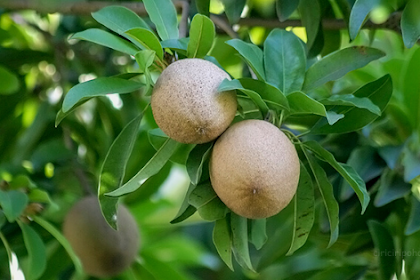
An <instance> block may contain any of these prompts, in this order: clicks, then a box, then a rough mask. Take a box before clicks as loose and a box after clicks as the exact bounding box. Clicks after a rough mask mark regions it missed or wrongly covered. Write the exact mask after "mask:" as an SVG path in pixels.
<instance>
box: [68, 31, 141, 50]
mask: <svg viewBox="0 0 420 280" xmlns="http://www.w3.org/2000/svg"><path fill="white" fill-rule="evenodd" d="M71 39H79V40H85V41H89V42H93V43H95V44H98V45H102V46H105V47H107V48H111V49H114V50H116V51H120V52H123V53H126V54H129V55H134V54H135V53H136V52H138V51H139V50H138V49H137V48H136V47H134V46H133V45H132V44H131V43H130V42H128V41H126V40H124V39H121V38H120V37H117V36H115V35H113V34H111V33H109V32H107V31H105V30H102V29H98V28H91V29H87V30H84V31H81V32H77V33H75V34H74V35H73V36H71Z"/></svg>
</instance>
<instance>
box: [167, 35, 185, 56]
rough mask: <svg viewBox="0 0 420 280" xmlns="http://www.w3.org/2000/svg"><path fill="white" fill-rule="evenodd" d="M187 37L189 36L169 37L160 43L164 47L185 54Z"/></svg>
mask: <svg viewBox="0 0 420 280" xmlns="http://www.w3.org/2000/svg"><path fill="white" fill-rule="evenodd" d="M189 39H190V38H181V39H169V40H164V41H162V42H160V43H161V44H162V47H163V48H164V49H165V48H168V49H171V50H174V51H176V52H178V53H180V54H182V55H185V56H186V55H187V48H188V42H189Z"/></svg>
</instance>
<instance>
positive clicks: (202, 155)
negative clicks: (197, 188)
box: [186, 142, 213, 185]
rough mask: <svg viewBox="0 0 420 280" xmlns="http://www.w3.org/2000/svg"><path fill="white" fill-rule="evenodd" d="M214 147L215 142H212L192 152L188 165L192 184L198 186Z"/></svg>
mask: <svg viewBox="0 0 420 280" xmlns="http://www.w3.org/2000/svg"><path fill="white" fill-rule="evenodd" d="M212 147H213V142H210V143H205V144H201V145H196V146H195V148H194V149H192V150H191V152H190V154H189V156H188V159H187V163H186V168H187V172H188V175H189V176H190V180H191V183H193V184H195V185H197V184H198V182H199V181H200V178H201V174H202V171H203V165H204V163H205V162H206V160H207V159H208V158H209V156H210V153H211V149H212Z"/></svg>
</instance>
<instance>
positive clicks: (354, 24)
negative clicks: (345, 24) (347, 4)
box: [349, 0, 382, 40]
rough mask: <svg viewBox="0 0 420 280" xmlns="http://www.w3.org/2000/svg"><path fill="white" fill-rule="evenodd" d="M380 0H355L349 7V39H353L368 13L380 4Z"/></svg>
mask: <svg viewBox="0 0 420 280" xmlns="http://www.w3.org/2000/svg"><path fill="white" fill-rule="evenodd" d="M381 2H382V0H357V1H356V2H355V3H354V5H353V8H352V9H351V13H350V19H349V33H350V39H351V40H354V39H355V38H356V36H357V33H359V30H360V28H361V27H362V25H363V23H364V22H365V20H366V17H367V16H368V15H369V13H370V12H371V11H372V10H373V9H374V8H375V7H377V6H378V5H379V4H381Z"/></svg>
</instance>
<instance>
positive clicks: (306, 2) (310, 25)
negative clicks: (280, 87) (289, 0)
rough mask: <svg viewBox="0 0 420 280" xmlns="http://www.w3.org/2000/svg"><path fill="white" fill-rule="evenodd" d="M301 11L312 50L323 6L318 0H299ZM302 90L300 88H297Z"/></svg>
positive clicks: (308, 44)
mask: <svg viewBox="0 0 420 280" xmlns="http://www.w3.org/2000/svg"><path fill="white" fill-rule="evenodd" d="M299 13H300V17H301V19H302V23H303V26H305V30H306V37H307V42H306V45H307V49H308V50H310V49H311V48H312V47H313V45H314V43H315V40H316V38H317V35H318V32H322V30H320V23H321V7H320V4H319V2H318V1H313V0H299ZM295 90H300V88H298V89H295Z"/></svg>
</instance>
